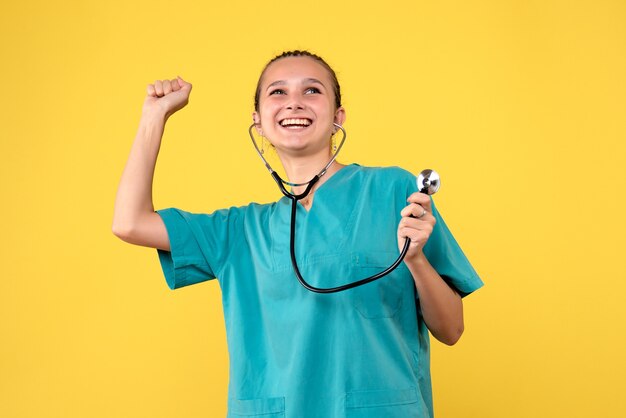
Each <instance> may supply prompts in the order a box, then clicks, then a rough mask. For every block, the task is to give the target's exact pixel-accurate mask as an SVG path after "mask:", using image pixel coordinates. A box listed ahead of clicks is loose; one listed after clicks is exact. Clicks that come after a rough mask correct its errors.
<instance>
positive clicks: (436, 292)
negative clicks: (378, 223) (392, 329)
mask: <svg viewBox="0 0 626 418" xmlns="http://www.w3.org/2000/svg"><path fill="white" fill-rule="evenodd" d="M408 201H409V202H410V204H409V205H408V206H407V207H405V208H404V209H403V210H402V212H400V214H401V215H402V220H401V221H400V224H399V225H398V245H399V246H400V248H402V247H403V246H404V240H405V237H409V238H411V245H410V247H409V251H408V252H407V254H406V256H405V258H404V262H405V264H406V265H407V267H408V268H409V271H410V272H411V275H412V276H413V281H414V282H415V287H416V288H417V292H418V294H419V299H420V305H421V308H422V316H423V317H424V321H425V322H426V326H428V329H429V330H430V332H431V333H432V334H433V336H434V337H435V338H437V339H438V340H439V341H441V342H443V343H444V344H448V345H453V344H455V343H456V342H457V341H458V340H459V338H460V337H461V335H462V334H463V329H464V325H463V302H462V301H461V296H460V295H459V294H458V293H457V292H455V291H454V289H452V288H451V287H450V286H448V284H447V283H446V282H445V281H444V280H443V279H442V278H441V276H440V275H439V274H438V273H437V271H435V269H434V268H433V267H432V266H431V265H430V263H429V262H428V260H427V259H426V256H425V255H424V253H423V252H422V248H423V247H424V245H425V244H426V242H427V241H428V238H429V237H430V234H431V232H432V230H433V227H434V225H435V222H436V220H435V217H434V216H433V215H432V209H431V203H430V197H429V196H428V195H426V194H423V193H413V194H412V195H411V196H409V198H408ZM410 215H413V216H414V217H410Z"/></svg>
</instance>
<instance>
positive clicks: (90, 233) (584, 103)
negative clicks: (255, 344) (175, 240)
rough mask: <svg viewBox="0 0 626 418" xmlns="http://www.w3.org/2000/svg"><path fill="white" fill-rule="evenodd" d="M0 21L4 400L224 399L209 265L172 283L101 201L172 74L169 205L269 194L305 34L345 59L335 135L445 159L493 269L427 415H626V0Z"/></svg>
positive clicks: (13, 413) (187, 409) (208, 406)
mask: <svg viewBox="0 0 626 418" xmlns="http://www.w3.org/2000/svg"><path fill="white" fill-rule="evenodd" d="M0 35H1V36H0V57H2V65H1V66H0V79H1V80H2V87H1V88H0V90H1V91H2V94H1V95H0V97H1V99H0V140H1V142H0V144H1V148H0V155H1V163H0V170H1V171H0V174H1V176H0V185H1V195H2V205H1V208H0V216H1V219H2V239H1V240H0V243H1V244H0V245H1V247H0V250H1V251H0V256H1V257H2V270H1V273H0V276H1V280H0V338H1V340H0V416H2V417H7V418H18V417H19V418H21V417H98V418H99V417H155V418H158V417H186V418H193V417H220V416H224V415H225V411H226V390H227V383H228V367H227V348H226V342H225V334H224V322H223V317H222V309H221V303H220V290H219V286H218V283H217V282H216V281H212V282H208V283H202V284H199V285H196V286H191V287H187V288H183V289H179V290H177V291H175V292H172V291H170V290H169V289H168V288H167V286H166V284H165V279H164V278H163V275H162V271H161V267H160V265H159V263H158V259H157V254H156V250H154V249H149V248H145V247H139V246H133V245H130V244H127V243H124V242H123V241H121V240H119V239H118V238H116V237H115V236H114V235H113V234H112V233H111V223H112V216H113V203H114V199H115V193H116V190H117V185H118V182H119V179H120V176H121V173H122V170H123V167H124V165H125V163H126V158H127V157H128V153H129V151H130V146H131V144H132V141H133V139H134V136H135V133H136V129H137V126H138V121H139V117H140V113H141V105H142V102H143V97H144V95H145V88H146V85H147V84H148V83H152V82H154V80H155V79H163V78H173V77H175V76H176V75H181V76H182V77H184V78H186V79H187V80H188V81H190V82H191V83H193V86H194V87H193V91H192V93H191V99H190V103H189V105H188V107H186V108H185V109H184V110H182V111H181V112H179V113H177V114H176V115H174V116H173V117H172V118H171V119H170V120H169V122H168V125H167V127H166V132H165V136H164V140H163V143H162V146H161V154H160V158H159V161H158V164H157V168H156V176H155V180H154V205H155V208H156V209H160V208H165V207H171V206H175V207H180V208H183V209H185V210H189V211H198V212H210V211H212V210H214V209H217V208H222V207H227V206H230V205H240V204H245V203H247V202H249V201H258V202H269V201H272V200H275V199H277V198H278V197H279V192H278V190H277V189H276V185H275V184H274V182H273V181H272V180H271V178H270V177H269V175H268V174H267V172H266V171H265V169H264V167H263V165H262V164H261V162H260V160H259V159H258V156H257V155H256V154H255V153H254V151H253V148H252V146H251V145H250V143H249V139H248V137H247V133H246V129H247V127H248V125H249V123H250V121H251V116H250V114H251V111H252V97H253V93H254V87H255V83H256V80H257V77H258V75H259V72H260V70H261V68H262V67H263V65H264V64H265V62H266V61H267V60H269V59H270V58H271V57H273V56H274V55H275V54H277V53H280V52H281V51H283V50H286V49H295V48H307V49H310V50H312V51H313V52H317V53H319V54H320V55H322V56H323V57H325V58H326V59H327V61H328V62H329V63H330V64H331V65H332V66H333V67H334V68H335V69H336V71H337V73H338V76H339V79H340V82H341V85H342V90H343V93H344V104H345V107H346V109H347V115H348V118H347V121H346V124H345V127H346V129H347V131H348V135H349V136H348V141H347V142H346V146H345V147H344V150H343V155H342V158H340V160H341V161H342V162H344V163H350V162H353V161H356V162H359V163H360V164H362V165H399V166H402V167H404V168H406V169H409V170H411V171H414V172H418V171H419V170H421V169H422V168H427V167H432V168H435V169H437V170H438V171H439V172H440V173H441V176H442V183H443V187H442V189H441V191H440V192H439V194H438V195H437V196H436V197H435V199H436V201H437V203H438V207H439V209H440V210H441V212H442V214H443V215H444V217H445V219H446V221H447V223H448V225H449V226H450V228H451V230H452V231H453V232H454V234H455V236H456V237H457V239H458V241H459V242H460V244H461V245H462V247H463V249H464V250H465V252H466V254H467V255H468V257H469V258H470V260H471V261H472V263H473V264H474V266H475V267H476V270H477V271H478V273H479V274H480V275H481V277H482V278H483V280H484V281H485V283H486V286H485V287H484V288H483V289H481V290H479V291H478V292H476V293H475V294H473V295H471V296H469V297H468V298H466V299H465V315H466V331H465V334H464V336H463V337H462V339H461V341H460V342H459V343H458V344H457V345H456V346H454V347H447V346H444V345H442V344H440V343H438V342H436V341H434V340H433V353H432V358H433V365H432V372H433V389H434V397H435V413H436V415H437V417H439V418H443V417H450V418H453V417H454V418H457V417H480V418H485V417H486V418H491V417H492V418H502V417H506V418H518V417H519V418H521V417H524V418H526V417H533V418H538V417H568V418H575V417H604V418H609V417H624V416H626V404H625V401H624V396H623V390H624V388H625V383H624V381H625V378H624V376H626V360H625V359H624V357H625V356H624V353H625V352H626V344H625V343H626V341H625V340H626V337H625V331H626V329H625V328H626V326H625V323H626V321H625V319H626V308H625V305H626V304H625V303H624V302H623V299H624V291H625V290H626V284H625V282H624V281H625V280H626V275H625V273H624V271H625V269H624V263H625V256H624V254H623V252H624V249H625V248H626V245H625V244H626V240H625V234H626V228H625V221H624V204H625V199H624V192H625V191H626V187H625V186H626V185H625V180H626V168H625V167H626V145H625V144H624V143H625V138H626V118H625V116H626V113H625V111H626V100H625V96H626V82H625V80H626V78H625V74H626V3H625V2H624V1H623V0H613V1H610V0H588V1H572V0H569V1H553V0H551V1H546V0H535V1H528V0H525V1H522V0H519V1H502V0H483V1H469V2H468V1H460V0H458V1H442V2H438V1H435V2H433V1H401V2H374V3H371V4H368V3H366V2H363V1H351V2H341V1H327V0H323V1H319V2H304V3H302V2H293V1H256V2H251V1H232V2H225V1H222V2H186V1H182V2H166V1H155V0H152V1H139V2H127V1H119V0H115V1H108V2H103V1H91V2H86V1H82V2H79V1H63V2H60V1H56V2H46V1H23V2H10V3H9V2H3V3H2V5H1V6H0ZM273 162H274V163H278V161H277V159H276V158H274V159H273Z"/></svg>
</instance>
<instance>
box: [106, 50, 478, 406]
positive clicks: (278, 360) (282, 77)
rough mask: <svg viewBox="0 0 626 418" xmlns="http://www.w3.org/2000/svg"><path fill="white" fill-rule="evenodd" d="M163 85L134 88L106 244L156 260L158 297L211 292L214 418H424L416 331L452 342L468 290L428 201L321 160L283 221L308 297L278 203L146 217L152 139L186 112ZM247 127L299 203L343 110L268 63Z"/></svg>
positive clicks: (289, 67)
mask: <svg viewBox="0 0 626 418" xmlns="http://www.w3.org/2000/svg"><path fill="white" fill-rule="evenodd" d="M191 88H192V86H191V84H190V83H188V82H187V81H185V80H183V79H182V78H181V77H178V78H176V79H173V80H157V81H156V82H155V83H154V84H149V85H148V89H147V96H146V98H145V102H144V106H143V112H142V117H141V121H140V124H139V130H138V133H137V136H136V138H135V142H134V143H133V146H132V149H131V152H130V157H129V159H128V162H127V165H126V167H125V169H124V172H123V174H122V179H121V182H120V184H119V188H118V192H117V197H116V202H115V214H114V220H113V233H114V234H115V235H116V236H118V237H119V238H121V239H122V240H124V241H126V242H129V243H132V244H136V245H142V246H147V247H152V248H156V249H157V252H158V257H159V261H160V264H161V267H162V269H163V272H164V276H165V278H166V281H167V284H168V286H169V287H170V288H171V289H176V288H179V287H183V286H188V285H191V284H195V283H199V282H202V281H206V280H211V279H215V278H217V279H218V282H219V284H220V288H221V291H222V302H223V308H224V316H225V323H226V330H227V339H228V341H227V342H228V347H229V355H230V381H229V390H228V417H244V416H245V417H257V416H258V417H264V418H272V417H298V418H308V417H311V418H313V417H325V418H334V417H336V418H340V417H388V418H394V417H416V418H418V417H419V418H421V417H431V418H432V417H433V405H432V404H433V403H432V393H431V382H430V363H429V331H430V333H431V334H432V335H433V336H434V337H435V338H436V339H437V340H439V341H441V342H443V343H445V344H448V345H453V344H455V343H456V342H457V341H458V339H459V337H460V336H461V334H462V333H463V328H464V326H463V305H462V297H464V296H466V295H467V294H469V293H471V292H473V291H474V290H476V289H478V288H479V287H481V286H482V281H481V280H480V278H479V277H478V276H477V274H476V272H475V271H474V269H473V268H472V266H471V265H470V263H469V262H468V260H467V258H466V257H465V256H464V254H463V252H462V251H461V249H460V248H459V246H458V245H457V243H456V241H455V240H454V237H453V236H452V234H451V233H450V231H449V230H448V228H447V227H446V225H445V223H444V221H443V219H442V218H441V215H440V214H439V212H438V211H437V209H436V208H435V206H434V203H433V201H432V199H431V197H430V196H428V195H426V194H423V193H419V192H418V189H417V184H416V178H415V176H414V175H413V174H411V173H409V172H408V171H406V170H403V169H401V168H398V167H364V166H361V165H359V164H356V163H353V164H348V165H344V164H341V163H339V162H338V161H336V160H335V161H334V162H333V163H332V164H331V165H330V166H329V167H328V170H327V171H326V173H325V174H324V175H323V176H321V177H320V179H319V181H318V182H317V183H315V184H314V186H313V187H312V189H311V191H310V192H309V194H308V195H307V197H306V198H304V199H302V200H300V201H298V203H297V209H296V214H297V218H296V225H295V228H296V231H297V233H296V241H295V244H296V245H295V248H296V259H297V262H298V266H299V269H300V271H301V273H302V276H303V277H304V278H305V279H306V280H307V281H308V282H309V283H311V284H312V285H314V286H318V287H334V286H339V285H342V284H345V283H347V282H352V281H356V280H359V279H361V278H363V277H368V276H371V275H373V274H376V273H378V272H379V271H381V270H383V269H384V268H386V267H387V266H389V265H390V264H391V263H392V262H393V261H394V260H395V258H397V256H398V250H399V249H400V250H401V249H402V247H403V246H404V242H405V240H406V238H407V237H408V238H409V239H410V242H411V244H410V247H409V250H408V252H407V254H406V256H405V258H404V262H403V263H402V264H400V266H399V267H398V268H397V269H395V270H394V271H393V272H391V273H390V274H389V275H388V276H385V277H384V278H382V279H379V280H376V281H374V282H371V283H368V284H366V285H363V286H359V287H355V288H353V289H350V290H346V291H342V292H338V293H330V294H319V293H313V292H310V291H308V290H307V289H305V288H304V287H302V286H301V285H300V283H299V282H298V281H297V280H296V278H295V275H294V270H293V268H292V264H291V260H290V252H289V237H290V235H289V234H290V220H291V218H290V213H291V201H290V200H289V199H287V198H286V197H283V198H281V199H279V200H278V201H276V202H274V203H271V204H256V203H250V204H249V205H246V206H242V207H231V208H228V209H221V210H216V211H214V212H212V213H210V214H204V213H190V212H187V211H184V210H181V209H178V208H166V209H161V210H158V211H155V210H154V206H153V203H152V196H151V186H152V179H153V174H154V168H155V165H156V160H157V156H158V152H159V148H160V143H161V139H162V135H163V131H164V126H165V123H166V121H167V120H168V118H169V117H170V116H171V115H172V114H174V113H175V112H177V111H178V110H180V109H182V108H183V107H184V106H185V105H186V104H187V103H188V99H189V94H190V92H191ZM252 119H253V123H254V128H255V130H256V133H257V134H258V136H260V137H261V138H263V139H262V141H268V142H269V146H271V147H273V148H274V150H275V152H276V154H277V155H278V158H279V159H280V162H281V163H282V165H283V167H284V170H285V173H286V175H287V177H288V181H289V182H290V183H292V184H303V185H300V186H292V188H291V191H292V192H293V193H294V194H299V193H302V192H303V191H304V189H305V188H306V183H307V182H308V181H309V180H311V179H312V178H313V177H314V176H315V175H316V174H318V173H319V172H320V170H321V169H322V168H323V167H324V166H325V165H326V164H327V163H328V161H329V160H330V159H331V157H332V155H333V152H334V146H333V142H334V139H333V137H334V136H336V135H335V134H336V133H338V131H339V128H338V126H337V125H339V126H342V125H343V123H344V121H345V119H346V111H345V109H344V108H343V106H342V105H341V92H340V86H339V83H338V81H337V77H336V75H335V72H334V71H333V70H332V68H331V67H330V66H329V65H328V64H327V63H326V62H325V61H324V60H323V59H322V58H321V57H319V56H317V55H315V54H312V53H309V52H307V51H288V52H284V53H283V54H281V55H278V56H276V57H275V58H274V59H272V60H271V61H270V62H269V63H268V64H267V66H266V67H265V69H264V70H263V71H262V73H261V76H260V78H259V82H258V86H257V90H256V94H255V110H254V112H253V114H252Z"/></svg>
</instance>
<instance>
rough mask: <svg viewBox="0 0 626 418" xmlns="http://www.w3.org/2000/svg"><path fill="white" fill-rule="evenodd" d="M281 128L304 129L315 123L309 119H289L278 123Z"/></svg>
mask: <svg viewBox="0 0 626 418" xmlns="http://www.w3.org/2000/svg"><path fill="white" fill-rule="evenodd" d="M278 123H279V125H280V126H282V127H283V128H288V129H303V128H306V127H308V126H310V125H311V124H312V123H313V121H312V120H311V119H307V118H287V119H283V120H281V121H280V122H278Z"/></svg>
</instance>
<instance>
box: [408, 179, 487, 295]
mask: <svg viewBox="0 0 626 418" xmlns="http://www.w3.org/2000/svg"><path fill="white" fill-rule="evenodd" d="M405 179H406V180H407V182H408V184H407V197H408V196H410V195H411V194H412V193H415V192H417V191H418V188H417V177H416V176H415V175H413V174H410V173H409V175H408V176H407V177H405ZM430 202H431V207H432V211H433V216H434V217H435V219H436V221H437V222H436V223H435V227H434V228H433V232H432V233H431V234H430V237H429V238H428V241H427V242H426V245H425V246H424V255H425V256H426V258H427V259H428V262H429V263H430V264H431V265H432V266H433V268H434V269H435V270H436V271H437V273H439V275H440V276H441V278H442V279H443V280H445V282H446V283H447V284H448V285H449V286H450V287H452V288H454V289H455V290H456V291H457V292H458V293H459V294H460V295H461V297H465V296H467V295H469V294H470V293H472V292H473V291H475V290H477V289H479V288H481V287H482V286H483V282H482V280H481V279H480V277H478V274H477V273H476V271H475V270H474V267H472V265H471V264H470V262H469V260H468V259H467V257H466V256H465V254H464V253H463V250H461V247H460V246H459V244H458V243H457V241H456V239H455V238H454V236H453V235H452V233H451V232H450V230H449V229H448V226H447V225H446V223H445V221H444V220H443V217H442V216H441V214H440V213H439V211H438V210H437V207H436V206H435V201H434V200H433V198H432V196H431V198H430Z"/></svg>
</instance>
